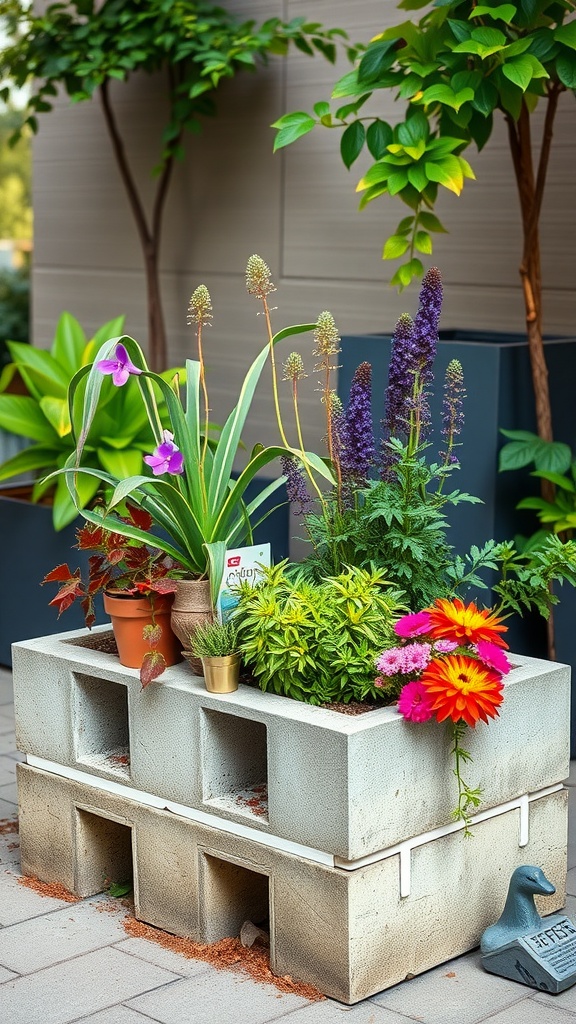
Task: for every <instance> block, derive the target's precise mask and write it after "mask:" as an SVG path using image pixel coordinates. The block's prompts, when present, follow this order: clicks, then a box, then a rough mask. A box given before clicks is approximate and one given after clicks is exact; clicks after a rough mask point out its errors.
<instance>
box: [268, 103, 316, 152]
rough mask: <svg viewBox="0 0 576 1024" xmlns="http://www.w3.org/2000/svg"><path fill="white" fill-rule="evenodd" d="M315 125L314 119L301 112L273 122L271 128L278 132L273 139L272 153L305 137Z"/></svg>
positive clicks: (286, 115)
mask: <svg viewBox="0 0 576 1024" xmlns="http://www.w3.org/2000/svg"><path fill="white" fill-rule="evenodd" d="M315 124H316V121H315V120H314V118H313V117H311V116H310V114H305V113H304V111H301V110H299V111H296V112H295V113H293V114H285V115H284V117H281V118H279V119H278V121H274V123H273V124H272V125H271V127H272V128H276V129H277V131H278V134H277V135H276V138H275V139H274V152H276V151H277V150H278V149H282V148H283V147H284V146H289V145H290V143H292V142H295V141H296V139H300V138H302V136H303V135H307V134H308V132H311V131H312V129H313V128H314V126H315Z"/></svg>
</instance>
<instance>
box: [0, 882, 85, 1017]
mask: <svg viewBox="0 0 576 1024" xmlns="http://www.w3.org/2000/svg"><path fill="white" fill-rule="evenodd" d="M18 878H19V872H17V870H16V868H13V869H12V870H10V869H8V868H4V870H2V871H0V924H2V925H4V926H5V927H6V926H7V925H12V924H17V923H18V922H20V921H27V920H28V919H29V918H33V917H42V916H43V915H44V914H49V913H50V912H51V911H53V910H58V909H60V908H62V907H68V908H70V907H71V906H74V904H71V903H66V901H65V900H56V899H54V898H53V897H52V896H40V895H39V893H37V892H34V890H33V889H27V888H26V886H24V885H20V884H19V882H18ZM0 1019H1V1018H0Z"/></svg>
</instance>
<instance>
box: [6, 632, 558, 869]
mask: <svg viewBox="0 0 576 1024" xmlns="http://www.w3.org/2000/svg"><path fill="white" fill-rule="evenodd" d="M84 635H85V634H82V633H80V632H73V633H70V634H61V635H60V636H56V637H46V638H43V639H41V640H29V641H26V642H24V643H20V644H15V645H14V690H15V695H14V700H15V708H16V729H17V732H16V739H17V743H18V747H19V749H20V750H23V751H24V752H26V753H28V754H34V755H37V756H38V757H42V758H45V759H46V760H49V761H52V762H55V763H58V764H61V765H66V766H69V767H71V768H77V769H80V770H82V771H85V772H89V773H91V774H93V775H98V776H100V777H102V778H106V779H110V780H116V781H120V782H122V783H123V784H125V785H128V786H131V787H133V788H134V789H135V790H139V791H143V792H146V793H152V794H155V795H157V796H158V797H161V798H163V799H167V800H171V801H174V802H176V803H179V804H182V805H184V806H186V807H191V808H196V809H198V810H204V811H205V812H208V813H212V814H216V815H218V816H219V817H222V818H225V819H229V820H234V821H237V822H244V823H246V822H249V824H250V826H251V827H253V828H257V829H260V830H262V831H265V832H269V833H270V834H272V835H275V836H279V837H283V838H286V839H290V840H295V841H296V842H299V843H301V844H304V845H307V846H312V847H314V848H316V849H319V850H325V851H327V852H329V853H331V854H334V855H336V856H338V857H340V858H341V859H342V860H346V861H355V860H357V859H358V858H361V857H365V856H367V855H370V854H373V853H376V852H377V851H379V850H383V849H386V848H387V847H389V846H391V845H393V844H394V843H398V842H400V841H402V840H404V839H407V838H409V837H410V836H414V835H418V834H420V833H422V832H427V831H428V830H429V829H433V828H437V827H438V826H442V825H445V824H447V823H449V822H450V820H451V811H452V808H453V806H454V802H455V782H454V776H453V773H452V767H453V766H452V763H451V759H450V757H449V756H448V750H449V741H448V737H447V735H446V732H445V730H444V729H443V728H442V727H440V728H439V727H438V724H437V723H436V722H433V721H431V722H427V723H425V724H413V723H409V722H406V721H405V720H404V719H403V718H402V717H401V716H400V715H399V714H398V713H397V711H396V710H395V709H394V708H391V707H389V708H382V709H379V710H376V711H372V712H369V713H366V714H363V715H359V716H356V717H350V716H347V715H343V714H340V713H338V712H336V711H329V710H325V709H322V708H315V707H311V706H309V705H306V704H300V703H299V702H297V701H292V700H288V699H287V698H285V697H278V696H276V695H274V694H263V693H261V692H260V691H259V690H257V689H253V688H251V687H247V686H240V688H239V689H238V691H237V692H236V693H232V694H224V695H211V694H208V693H207V692H206V690H205V688H204V684H203V680H202V679H201V678H198V677H195V676H193V675H192V674H191V673H190V670H189V668H188V666H187V665H186V664H181V665H175V666H173V667H172V668H170V669H168V670H167V671H166V672H165V673H164V675H163V676H162V677H161V679H160V680H159V681H158V683H156V684H153V685H152V686H149V687H148V688H147V689H146V690H142V689H141V687H140V684H139V681H138V673H137V671H136V670H135V669H128V668H124V667H123V666H122V665H120V663H119V662H118V659H117V658H116V657H114V656H113V655H111V654H106V653H103V652H101V651H98V650H94V649H91V648H86V647H82V646H81V643H82V640H83V636H84ZM90 640H91V641H92V640H93V636H92V637H91V638H90ZM514 661H515V662H516V663H517V664H518V667H517V668H515V669H514V671H513V672H511V673H510V675H509V676H508V677H507V684H506V691H505V700H504V704H503V705H502V709H501V714H500V717H499V719H497V720H496V721H493V722H491V723H490V725H489V726H484V725H482V724H480V725H479V726H478V727H477V728H476V729H475V730H469V731H468V734H467V736H466V744H467V748H468V749H469V750H470V753H471V754H472V758H473V766H472V767H471V773H473V776H472V777H473V784H474V785H475V786H476V785H477V786H479V787H480V788H481V789H482V791H483V792H482V804H481V805H480V807H479V810H480V811H482V810H485V809H487V808H490V807H494V806H497V805H498V804H502V803H505V802H506V801H508V800H511V799H514V798H516V797H518V796H520V795H521V794H523V793H530V792H536V791H538V790H541V789H543V788H544V787H546V786H550V785H553V784H556V783H559V782H561V781H562V780H563V779H565V778H566V776H567V775H568V770H569V739H568V733H567V727H566V723H567V722H568V716H569V670H568V669H567V668H566V667H565V666H561V665H557V664H554V663H552V662H546V661H538V660H535V659H531V658H524V657H516V658H515V659H514ZM266 790H267V801H266V798H265V793H266ZM259 796H260V797H262V799H259Z"/></svg>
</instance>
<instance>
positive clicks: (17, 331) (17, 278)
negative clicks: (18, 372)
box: [0, 265, 30, 372]
mask: <svg viewBox="0 0 576 1024" xmlns="http://www.w3.org/2000/svg"><path fill="white" fill-rule="evenodd" d="M29 335H30V270H29V267H28V266H27V265H24V266H22V267H18V268H15V269H12V268H8V267H7V268H6V269H4V270H0V372H1V371H2V369H3V367H4V366H6V364H7V363H9V362H10V353H9V351H8V348H7V347H6V343H7V342H8V341H11V340H14V341H20V342H22V343H24V344H26V343H27V342H28V340H29Z"/></svg>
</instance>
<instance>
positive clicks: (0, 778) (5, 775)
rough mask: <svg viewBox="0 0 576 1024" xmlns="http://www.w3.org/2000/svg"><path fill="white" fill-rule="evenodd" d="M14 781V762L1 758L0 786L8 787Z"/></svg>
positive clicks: (7, 758)
mask: <svg viewBox="0 0 576 1024" xmlns="http://www.w3.org/2000/svg"><path fill="white" fill-rule="evenodd" d="M15 781H16V761H12V759H11V758H9V757H3V758H2V760H1V761H0V786H8V785H10V783H11V782H15Z"/></svg>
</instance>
